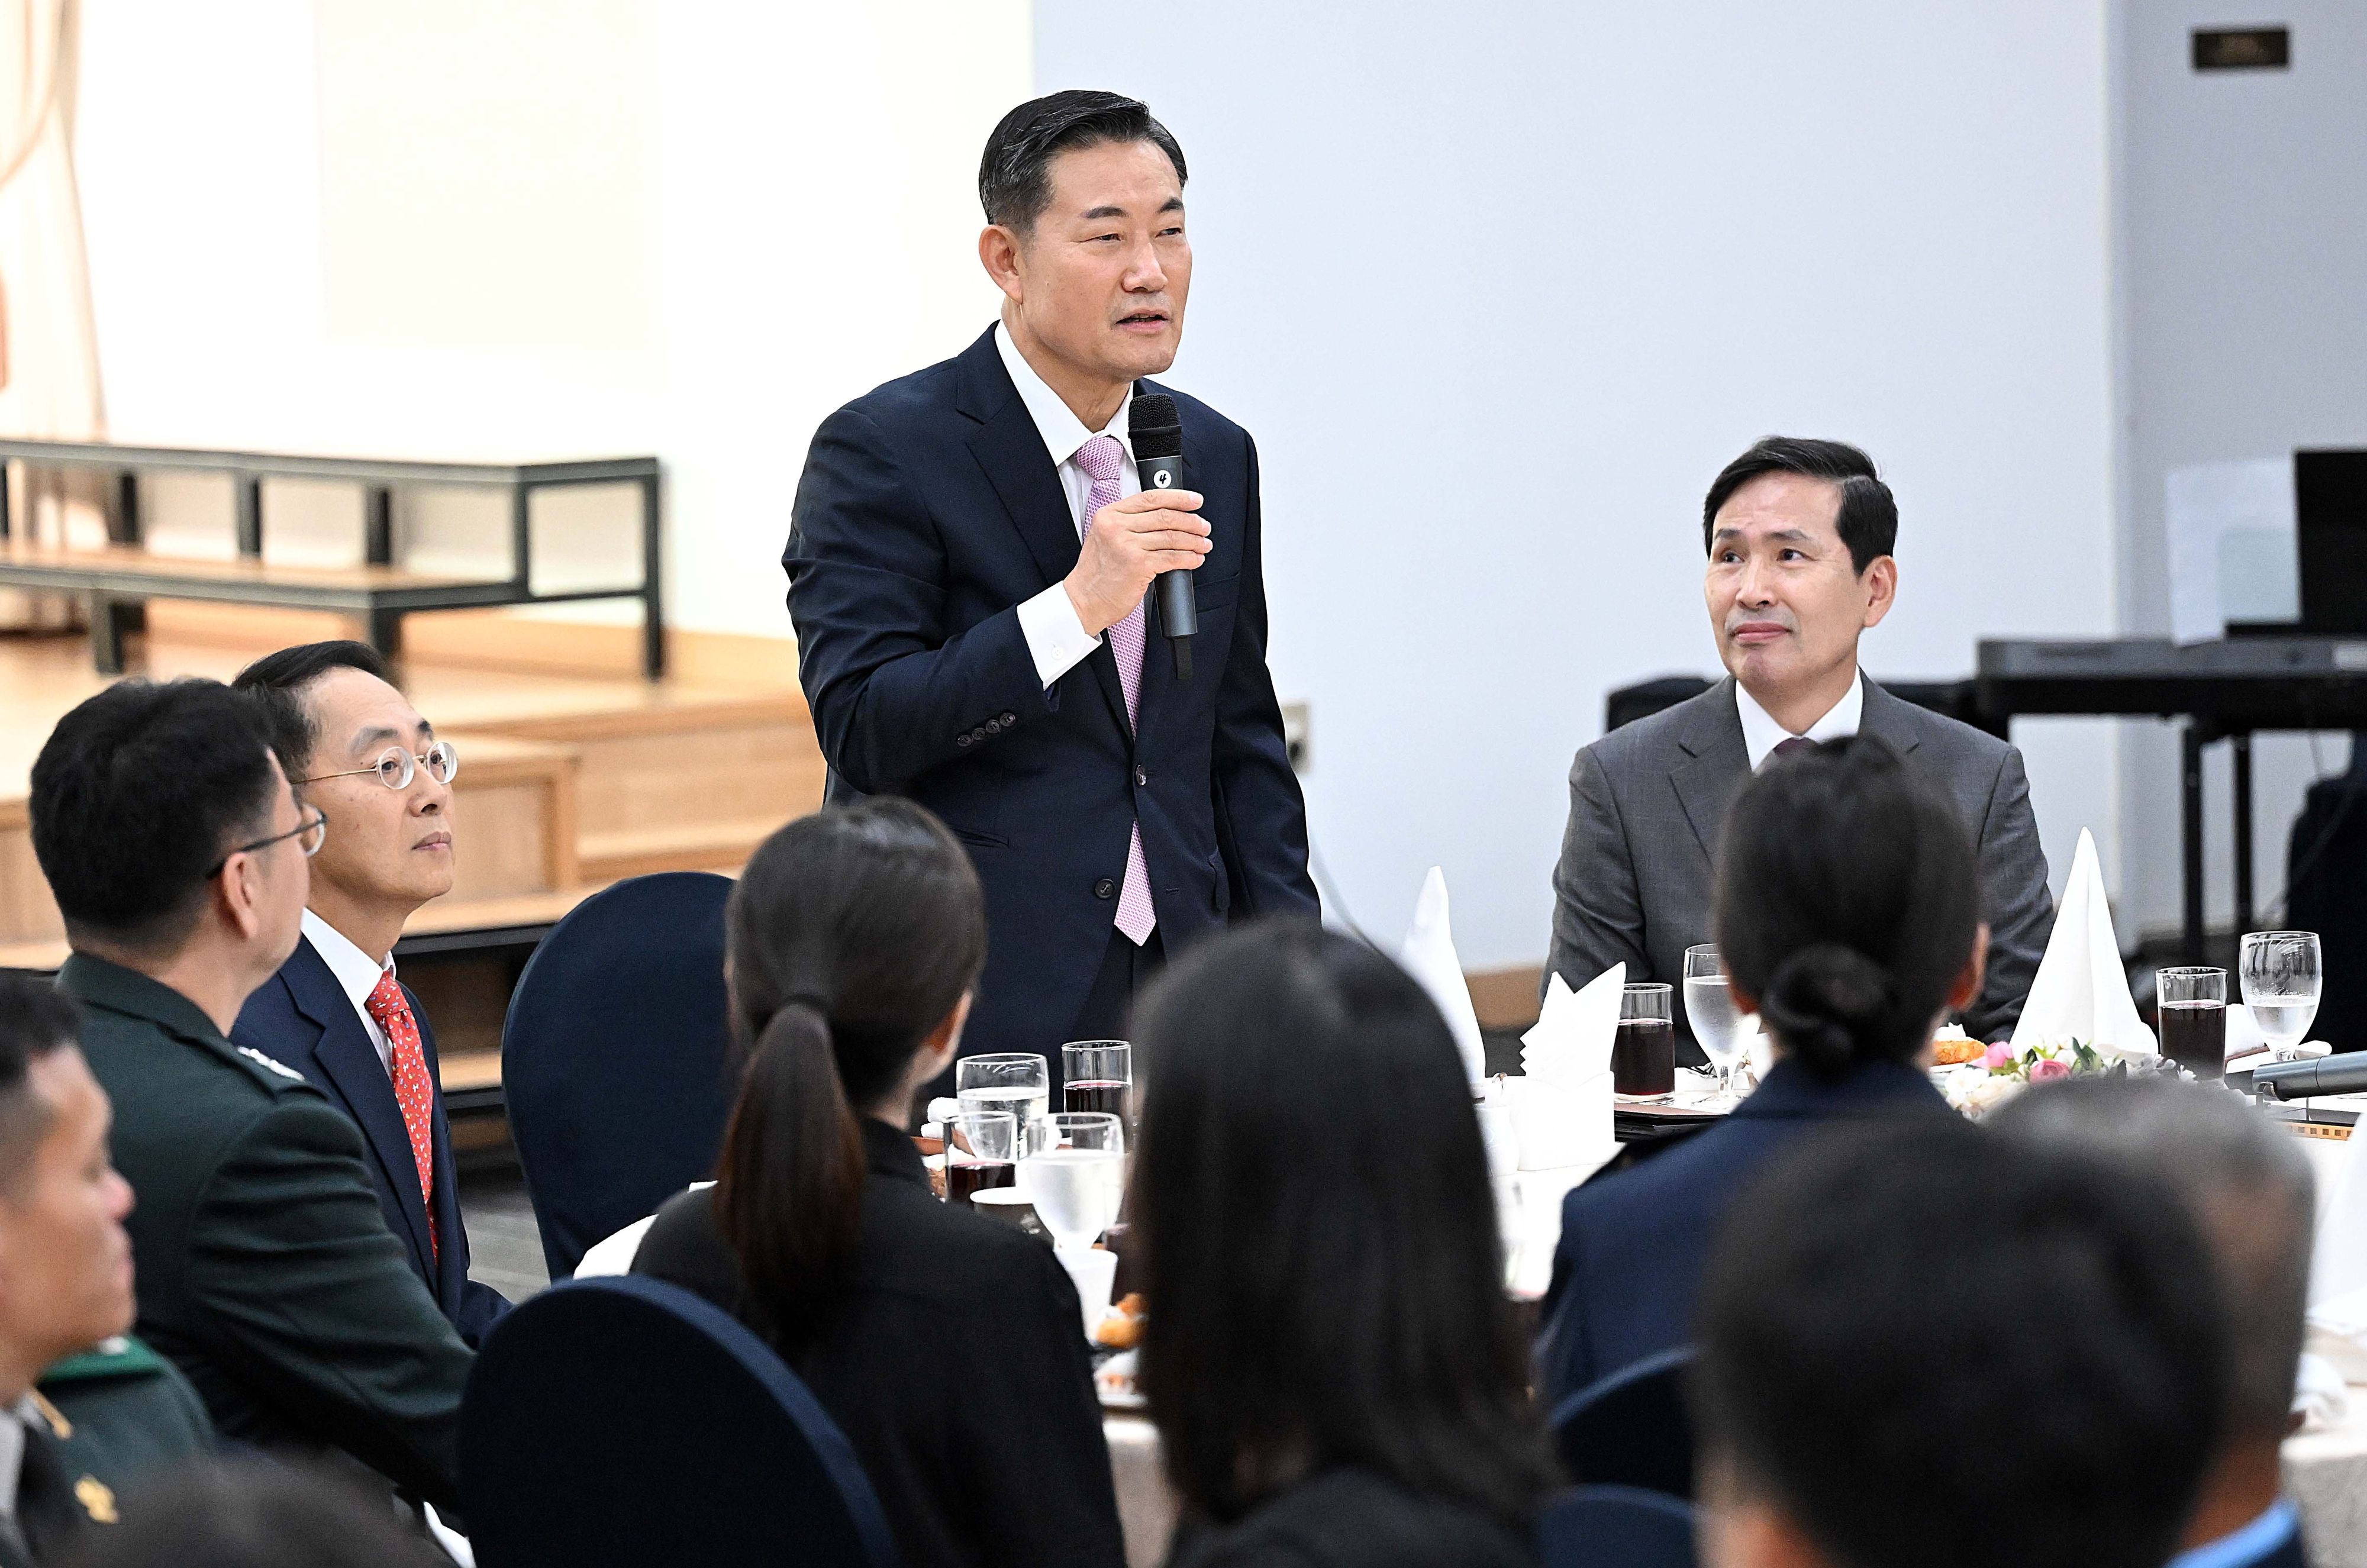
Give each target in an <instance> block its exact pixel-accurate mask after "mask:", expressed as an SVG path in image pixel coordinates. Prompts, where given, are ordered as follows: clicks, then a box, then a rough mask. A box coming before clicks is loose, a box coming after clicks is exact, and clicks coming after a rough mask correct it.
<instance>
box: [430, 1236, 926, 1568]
mask: <svg viewBox="0 0 2367 1568" xmlns="http://www.w3.org/2000/svg"><path fill="white" fill-rule="evenodd" d="M460 1476H461V1500H462V1503H463V1505H464V1506H465V1507H466V1510H467V1517H468V1526H469V1540H470V1545H471V1546H472V1547H473V1548H474V1549H475V1551H476V1557H477V1561H478V1562H480V1563H481V1564H483V1565H484V1568H585V1565H586V1564H589V1563H595V1562H651V1563H655V1562H697V1563H698V1564H700V1565H701V1568H738V1565H740V1564H742V1563H745V1564H749V1565H751V1568H753V1565H754V1564H759V1563H761V1564H764V1565H765V1568H779V1564H782V1563H785V1562H794V1563H797V1564H798V1565H799V1568H893V1564H894V1563H895V1562H896V1551H895V1544H894V1540H893V1538H892V1537H890V1536H889V1532H888V1523H887V1518H886V1516H885V1515H884V1514H883V1513H882V1512H881V1511H880V1507H879V1499H878V1495H875V1494H874V1493H873V1491H872V1490H871V1483H870V1482H869V1480H868V1479H866V1477H865V1475H864V1473H863V1469H862V1466H861V1465H860V1464H858V1463H857V1462H856V1461H855V1450H853V1449H852V1448H851V1447H849V1446H848V1444H847V1440H846V1437H845V1434H844V1433H843V1432H841V1431H840V1430H839V1429H838V1427H837V1425H836V1424H835V1423H834V1422H832V1420H831V1418H830V1417H829V1416H827V1415H825V1414H824V1413H823V1411H822V1408H821V1405H820V1404H816V1403H815V1402H814V1397H813V1395H812V1394H811V1393H810V1392H808V1390H807V1388H806V1386H805V1384H804V1383H802V1382H799V1381H798V1378H797V1375H796V1374H795V1373H793V1372H791V1371H789V1369H788V1368H787V1366H786V1365H784V1364H783V1363H782V1361H781V1359H780V1358H779V1357H778V1356H776V1355H775V1354H774V1353H773V1351H772V1349H771V1348H770V1347H768V1346H766V1345H765V1344H764V1341H763V1340H761V1339H759V1338H757V1337H756V1336H755V1335H753V1334H752V1333H750V1332H749V1331H748V1330H747V1329H746V1328H744V1327H742V1325H740V1324H738V1323H736V1322H734V1321H733V1320H732V1319H731V1318H730V1316H729V1315H728V1314H725V1313H723V1312H721V1311H719V1310H718V1309H717V1308H716V1307H714V1306H713V1305H711V1304H709V1303H707V1302H705V1301H702V1300H700V1299H699V1298H698V1297H697V1296H695V1295H693V1294H691V1293H690V1292H688V1291H685V1290H683V1289H681V1288H680V1287H679V1286H674V1285H669V1284H666V1283H665V1282H664V1281H663V1280H651V1279H648V1278H646V1277H644V1276H640V1275H623V1276H618V1277H615V1278H605V1279H595V1280H571V1281H569V1282H568V1283H565V1284H562V1285H556V1286H553V1287H552V1288H551V1289H549V1290H548V1291H546V1292H543V1293H542V1294H540V1295H538V1296H536V1297H534V1298H532V1299H531V1300H529V1301H527V1302H525V1303H521V1304H520V1305H518V1306H517V1307H516V1308H515V1309H513V1310H512V1311H511V1312H509V1313H507V1314H504V1316H503V1318H502V1320H501V1322H500V1323H499V1324H497V1325H495V1326H494V1328H493V1333H492V1334H491V1335H489V1336H487V1337H486V1340H485V1344H484V1348H483V1349H482V1350H481V1352H480V1353H479V1354H478V1357H477V1364H476V1367H475V1369H474V1370H473V1371H470V1374H469V1388H468V1394H467V1397H466V1398H465V1399H464V1400H463V1402H462V1404H461V1406H460Z"/></svg>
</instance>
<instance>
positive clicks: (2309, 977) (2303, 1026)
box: [2236, 931, 2326, 1060]
mask: <svg viewBox="0 0 2367 1568" xmlns="http://www.w3.org/2000/svg"><path fill="white" fill-rule="evenodd" d="M2236 969H2237V974H2239V975H2240V976H2243V984H2244V1005H2245V1006H2246V1007H2248V1008H2249V1009H2251V1010H2252V1021H2254V1022H2255V1023H2258V1024H2259V1026H2260V1033H2261V1034H2262V1036H2264V1037H2265V1038H2266V1039H2267V1041H2268V1043H2269V1055H2270V1057H2271V1059H2272V1060H2274V1059H2279V1058H2282V1057H2283V1056H2284V1055H2286V1054H2287V1053H2289V1052H2291V1051H2292V1050H2293V1047H2294V1046H2296V1045H2298V1044H2300V1043H2302V1040H2303V1039H2304V1037H2305V1036H2306V1035H2307V1034H2308V1033H2309V1026H2310V1023H2311V1021H2313V1020H2315V1019H2316V1017H2317V1001H2318V997H2319V995H2320V993H2321V992H2322V991H2323V990H2324V989H2325V986H2326V961H2325V957H2324V955H2323V954H2322V953H2320V952H2319V950H2318V945H2317V933H2316V931H2253V932H2251V933H2249V934H2248V935H2247V936H2246V937H2245V938H2244V942H2243V951H2242V953H2241V954H2240V955H2239V956H2238V957H2237V961H2236Z"/></svg>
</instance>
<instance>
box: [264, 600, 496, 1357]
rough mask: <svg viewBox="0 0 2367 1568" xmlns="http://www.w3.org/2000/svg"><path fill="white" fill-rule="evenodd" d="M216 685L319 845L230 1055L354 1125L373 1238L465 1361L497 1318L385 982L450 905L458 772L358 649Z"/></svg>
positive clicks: (426, 1090)
mask: <svg viewBox="0 0 2367 1568" xmlns="http://www.w3.org/2000/svg"><path fill="white" fill-rule="evenodd" d="M232 685H233V686H234V687H235V688H236V689H237V690H239V691H241V692H243V693H245V694H247V695H248V696H250V697H253V698H254V699H255V701H256V702H258V703H259V704H261V705H262V708H263V715H264V719H265V722H266V724H267V725H268V727H269V728H270V731H271V749H272V750H273V751H275V752H277V754H278V757H279V765H280V766H281V767H283V768H285V769H287V770H288V777H289V782H290V783H292V784H295V785H296V787H297V790H298V792H299V793H300V795H302V796H303V799H304V802H305V804H306V805H308V806H313V807H319V808H320V809H321V810H322V811H323V812H325V813H326V814H327V815H328V818H329V821H330V823H331V824H332V825H333V826H334V829H335V831H334V833H332V834H331V835H330V838H329V841H328V842H327V843H326V844H324V845H323V846H322V850H321V852H320V853H319V854H317V855H315V856H313V857H312V891H311V897H309V898H307V899H306V900H305V907H304V935H303V938H302V939H301V940H300V941H299V942H297V943H296V951H295V952H294V953H290V954H289V957H288V962H287V963H285V964H281V965H280V966H279V973H278V974H277V975H274V976H272V977H271V978H270V979H268V980H266V981H265V982H264V984H263V987H262V988H261V989H260V990H258V991H256V992H255V995H254V996H252V997H249V998H247V1002H246V1010H245V1011H243V1012H242V1013H240V1014H239V1016H238V1027H237V1028H236V1029H234V1030H232V1031H231V1039H232V1041H234V1042H235V1043H238V1044H241V1045H252V1046H254V1047H255V1049H256V1050H258V1051H261V1052H263V1053H264V1054H265V1055H268V1056H273V1057H276V1058H277V1059H278V1060H280V1061H282V1062H285V1063H287V1064H288V1065H289V1066H291V1067H294V1068H295V1069H296V1070H297V1071H298V1072H300V1073H302V1074H303V1075H304V1076H305V1077H308V1078H310V1079H311V1080H312V1084H313V1086H314V1087H315V1088H317V1089H320V1091H321V1092H322V1093H323V1094H325V1095H327V1096H328V1097H329V1099H330V1100H331V1101H332V1102H334V1104H335V1105H336V1106H337V1107H338V1108H339V1109H341V1110H343V1111H345V1114H346V1115H348V1116H350V1117H352V1118H353V1119H354V1123H355V1125H356V1126H357V1127H359V1128H360V1129H361V1132H362V1139H363V1141H364V1142H365V1143H367V1144H368V1145H369V1152H370V1156H371V1158H370V1180H371V1182H372V1183H373V1184H374V1185H375V1186H376V1187H377V1189H378V1203H379V1209H380V1211H381V1212H383V1213H385V1215H386V1228H387V1229H388V1230H389V1231H391V1232H392V1233H393V1235H394V1239H395V1240H397V1241H399V1242H401V1243H402V1247H403V1250H404V1252H405V1253H406V1254H407V1255H408V1256H409V1257H410V1259H411V1269H412V1272H413V1273H415V1274H417V1275H418V1276H419V1278H420V1280H422V1281H423V1282H424V1283H425V1285H426V1286H427V1289H428V1291H429V1292H431V1293H433V1294H434V1296H435V1297H436V1304H437V1305H438V1306H441V1307H442V1308H443V1309H444V1315H445V1316H446V1317H448V1318H450V1319H451V1320H452V1326H453V1327H455V1328H457V1329H459V1331H460V1337H461V1338H462V1339H465V1340H467V1341H468V1342H469V1344H470V1346H471V1347H472V1348H473V1347H474V1346H475V1345H476V1344H477V1343H478V1342H479V1340H480V1339H481V1338H482V1337H483V1336H484V1333H485V1331H486V1330H487V1329H489V1328H491V1327H492V1326H493V1320H494V1319H495V1318H497V1317H499V1316H501V1314H503V1313H504V1312H506V1311H508V1310H509V1303H508V1302H506V1301H504V1300H503V1298H502V1295H501V1292H498V1291H496V1290H494V1289H493V1287H492V1286H490V1285H481V1284H478V1283H477V1282H476V1281H474V1280H470V1278H469V1234H468V1232H467V1231H465V1230H463V1229H462V1228H461V1225H460V1196H459V1188H458V1186H457V1185H456V1184H455V1175H456V1173H455V1170H454V1168H453V1164H452V1134H451V1127H450V1124H449V1122H447V1120H446V1118H445V1114H444V1092H443V1089H442V1088H441V1085H440V1082H439V1079H438V1076H437V1067H436V1033H435V1031H434V1030H432V1029H430V1028H429V1027H428V1023H427V1015H426V1013H425V1011H423V1010H421V1008H420V1006H419V998H417V997H414V996H413V995H412V993H411V991H410V989H409V987H405V986H403V985H402V984H401V983H400V982H398V981H397V980H396V978H395V974H394V942H395V939H396V938H397V937H399V936H401V935H402V924H403V922H404V921H405V920H408V919H410V918H411V915H412V912H413V910H415V909H417V908H419V907H420V906H421V905H422V904H425V903H426V902H427V901H428V900H429V899H431V898H440V897H443V896H444V895H445V894H447V893H449V892H450V891H451V890H452V777H453V775H454V774H455V773H458V772H459V766H460V762H459V756H458V754H457V753H455V752H454V751H453V750H452V743H451V742H450V741H448V740H438V739H436V727H435V726H433V725H431V724H429V723H428V722H427V721H426V720H425V718H422V717H421V716H419V713H418V710H416V709H415V708H413V706H412V705H411V704H410V702H409V700H408V699H406V698H405V697H404V696H403V694H402V693H401V692H400V691H398V690H396V689H395V685H394V682H393V679H392V677H391V675H390V674H389V672H388V670H387V666H386V661H385V660H383V659H381V658H379V655H378V653H377V651H376V650H375V649H371V648H370V647H369V646H368V644H367V643H359V642H311V643H306V644H304V645H303V646H302V647H300V648H286V649H280V650H279V651H278V652H277V653H274V654H271V655H269V656H267V657H266V658H264V659H260V660H256V661H255V663H253V664H250V665H248V666H247V667H246V668H245V669H244V670H243V671H240V672H239V676H238V679H237V680H236V681H234V682H232Z"/></svg>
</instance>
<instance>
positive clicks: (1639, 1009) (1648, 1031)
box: [1611, 981, 1677, 1100]
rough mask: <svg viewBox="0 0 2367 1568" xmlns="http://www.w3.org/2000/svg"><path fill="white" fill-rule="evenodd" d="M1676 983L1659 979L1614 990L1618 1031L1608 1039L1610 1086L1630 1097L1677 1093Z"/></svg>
mask: <svg viewBox="0 0 2367 1568" xmlns="http://www.w3.org/2000/svg"><path fill="white" fill-rule="evenodd" d="M1674 994H1675V987H1672V986H1670V985H1667V984H1665V983H1662V982H1657V981H1655V982H1649V983H1646V984H1643V985H1636V986H1623V987H1620V989H1619V1032H1618V1033H1617V1034H1616V1035H1615V1036H1614V1038H1613V1040H1612V1043H1611V1088H1612V1091H1613V1092H1614V1093H1615V1094H1624V1095H1625V1096H1627V1097H1628V1098H1629V1099H1631V1100H1667V1099H1669V1098H1670V1097H1671V1096H1673V1095H1674V1094H1675V1093H1676V1091H1677V1020H1676V1013H1675V1011H1674V1009H1673V998H1674Z"/></svg>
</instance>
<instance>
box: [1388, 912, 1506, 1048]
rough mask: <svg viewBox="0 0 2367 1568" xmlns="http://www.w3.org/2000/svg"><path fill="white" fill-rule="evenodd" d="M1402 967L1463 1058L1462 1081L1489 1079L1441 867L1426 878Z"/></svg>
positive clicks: (1401, 952)
mask: <svg viewBox="0 0 2367 1568" xmlns="http://www.w3.org/2000/svg"><path fill="white" fill-rule="evenodd" d="M1398 962H1399V963H1400V964H1404V965H1405V968H1406V973H1408V974H1410V975H1411V976H1413V977H1414V978H1415V979H1416V980H1419V981H1420V982H1421V988H1422V989H1423V990H1425V991H1428V992H1429V993H1430V999H1431V1000H1432V1001H1433V1002H1434V1003H1436V1004H1437V1006H1438V1010H1439V1013H1440V1015H1441V1016H1443V1017H1444V1019H1445V1020H1446V1028H1447V1032H1448V1033H1450V1034H1452V1035H1454V1036H1455V1049H1456V1050H1458V1051H1460V1052H1462V1053H1463V1076H1464V1077H1467V1078H1468V1079H1470V1080H1471V1081H1472V1082H1473V1083H1478V1081H1479V1080H1480V1079H1481V1078H1483V1077H1487V1076H1488V1050H1487V1046H1486V1045H1485V1044H1484V1043H1482V1042H1481V1040H1480V1038H1479V1014H1478V1010H1476V1009H1475V1008H1473V1007H1472V1005H1471V987H1470V984H1469V983H1468V982H1467V981H1466V980H1465V979H1464V978H1463V961H1462V960H1461V959H1459V958H1457V957H1456V956H1455V932H1454V931H1453V930H1452V928H1451V927H1450V926H1449V924H1448V921H1447V917H1446V873H1445V872H1444V870H1442V869H1441V868H1439V867H1437V866H1432V867H1431V868H1430V874H1429V875H1428V876H1426V877H1424V878H1422V883H1421V897H1420V898H1418V899H1416V900H1415V902H1414V907H1413V924H1412V925H1410V926H1409V927H1408V928H1406V936H1405V944H1404V945H1403V946H1402V947H1400V948H1399V950H1398Z"/></svg>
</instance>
